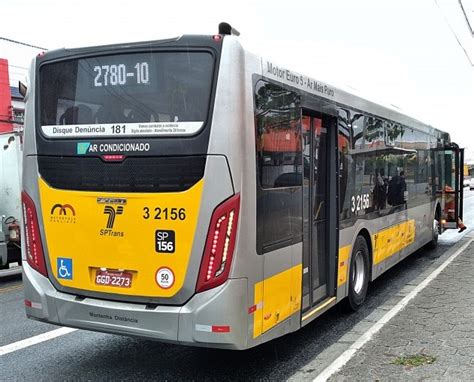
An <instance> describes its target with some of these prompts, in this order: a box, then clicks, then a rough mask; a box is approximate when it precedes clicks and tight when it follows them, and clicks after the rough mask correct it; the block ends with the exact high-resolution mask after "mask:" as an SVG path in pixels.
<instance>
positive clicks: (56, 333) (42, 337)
mask: <svg viewBox="0 0 474 382" xmlns="http://www.w3.org/2000/svg"><path fill="white" fill-rule="evenodd" d="M76 330H78V329H73V328H59V329H55V330H51V331H49V332H46V333H42V334H38V335H37V336H34V337H30V338H26V339H24V340H21V341H17V342H13V343H11V344H8V345H5V346H2V347H0V356H2V355H5V354H8V353H12V352H14V351H17V350H21V349H24V348H27V347H29V346H33V345H36V344H39V343H41V342H45V341H49V340H52V339H53V338H56V337H60V336H64V335H65V334H69V333H72V332H75V331H76Z"/></svg>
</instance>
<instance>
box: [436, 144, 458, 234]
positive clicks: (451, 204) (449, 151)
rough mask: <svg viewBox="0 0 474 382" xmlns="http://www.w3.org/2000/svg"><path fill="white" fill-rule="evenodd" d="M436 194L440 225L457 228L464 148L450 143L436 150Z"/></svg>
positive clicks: (444, 227) (446, 227) (445, 227)
mask: <svg viewBox="0 0 474 382" xmlns="http://www.w3.org/2000/svg"><path fill="white" fill-rule="evenodd" d="M436 159H437V164H436V165H437V167H438V168H437V170H438V174H439V179H438V181H437V182H436V186H437V192H436V193H437V195H438V196H441V209H442V211H441V226H442V228H443V229H449V228H458V219H461V220H462V217H463V178H464V175H463V164H464V149H462V148H459V147H458V146H457V145H452V146H450V147H448V148H446V149H444V150H439V151H437V158H436Z"/></svg>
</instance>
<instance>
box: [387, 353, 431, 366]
mask: <svg viewBox="0 0 474 382" xmlns="http://www.w3.org/2000/svg"><path fill="white" fill-rule="evenodd" d="M435 361H436V357H433V356H431V355H427V354H414V355H408V356H404V357H397V358H395V360H393V361H392V364H394V365H402V366H411V367H417V366H423V365H429V364H432V363H434V362H435Z"/></svg>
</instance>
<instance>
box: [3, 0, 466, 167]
mask: <svg viewBox="0 0 474 382" xmlns="http://www.w3.org/2000/svg"><path fill="white" fill-rule="evenodd" d="M460 4H462V5H463V7H464V10H465V11H466V12H465V14H464V13H463V12H462V9H461V7H460ZM1 9H2V11H3V12H2V13H3V14H5V15H7V16H8V17H6V18H5V17H3V18H2V23H1V24H0V37H5V38H10V39H14V40H18V41H22V42H26V43H29V44H32V45H36V46H39V47H45V48H48V49H55V48H61V47H78V46H89V45H101V44H109V43H118V42H132V41H143V40H155V39H163V38H169V37H175V36H179V35H182V34H214V33H217V26H218V24H219V22H221V21H226V22H229V23H230V24H231V25H232V26H233V27H234V28H236V29H237V30H239V31H240V33H241V36H240V37H239V38H240V41H241V43H242V45H243V46H244V48H246V49H248V50H250V51H251V52H253V53H256V54H258V55H261V56H264V57H266V58H269V59H271V60H272V61H273V62H275V63H277V64H279V65H281V66H285V67H288V68H289V69H291V70H293V71H297V72H300V73H303V74H305V75H308V76H310V77H312V78H314V79H317V80H320V81H323V82H326V83H329V84H331V85H334V86H337V87H341V88H343V89H345V90H349V91H352V92H355V93H356V94H359V95H362V96H364V97H366V98H368V99H370V100H372V101H376V102H381V103H383V104H386V105H396V106H397V107H398V108H400V109H401V110H402V112H405V113H406V114H409V115H411V116H413V117H415V118H418V119H420V120H421V121H423V122H426V123H428V124H431V125H433V126H434V127H437V128H439V129H442V130H445V131H448V132H449V133H450V134H451V137H452V140H454V141H456V142H458V143H459V144H460V145H461V146H464V147H466V157H467V158H468V159H469V160H470V161H472V162H473V163H474V118H473V117H472V115H473V111H474V34H473V33H472V28H473V27H474V0H292V1H282V0H253V1H252V0H239V1H238V2H232V3H231V2H225V1H214V0H200V1H185V0H173V1H169V2H165V1H158V0H155V1H145V0H134V1H129V0H128V1H125V0H100V1H99V0H95V1H91V0H80V1H78V0H68V1H67V0H59V1H58V0H43V1H34V0H3V1H2V5H1ZM38 52H39V50H38V49H32V48H26V47H22V46H18V45H15V44H11V43H7V42H5V41H1V40H0V57H2V58H7V59H8V60H9V62H10V64H11V65H12V67H11V68H10V76H11V78H12V81H14V82H16V80H17V79H19V78H21V77H24V73H25V69H24V68H25V67H27V66H28V65H29V63H30V61H31V58H32V57H33V56H34V55H36V54H37V53H38ZM13 65H14V66H13Z"/></svg>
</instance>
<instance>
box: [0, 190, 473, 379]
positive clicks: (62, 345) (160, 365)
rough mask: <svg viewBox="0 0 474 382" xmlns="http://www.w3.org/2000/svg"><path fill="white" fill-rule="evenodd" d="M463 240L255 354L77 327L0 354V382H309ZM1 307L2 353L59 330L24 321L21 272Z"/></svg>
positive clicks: (1, 294) (1, 282)
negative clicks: (356, 304) (353, 307)
mask: <svg viewBox="0 0 474 382" xmlns="http://www.w3.org/2000/svg"><path fill="white" fill-rule="evenodd" d="M465 190H466V191H465V193H466V195H465V204H464V212H465V216H464V221H465V223H466V225H467V226H468V227H472V228H474V191H469V190H468V189H465ZM470 229H471V228H470ZM470 229H469V230H470ZM469 230H468V231H467V232H469ZM463 235H464V234H461V235H460V234H458V233H457V232H456V231H449V232H446V233H444V234H443V235H442V236H441V237H440V243H439V246H438V248H437V249H436V250H435V251H428V250H424V249H422V250H420V251H418V252H417V253H415V254H413V255H412V256H410V257H409V258H407V259H406V260H404V261H403V262H402V263H400V264H398V265H397V266H396V267H394V268H393V269H391V270H390V271H388V272H386V273H385V274H384V275H383V276H381V277H380V278H379V279H378V280H376V281H375V282H374V283H372V284H371V287H370V289H369V293H368V296H367V301H366V303H365V305H364V306H363V308H362V309H360V311H359V312H357V313H352V314H344V313H341V312H340V311H339V309H337V307H336V308H334V309H332V310H330V311H329V312H327V313H326V314H325V315H323V316H322V317H320V318H318V319H316V320H315V321H313V322H312V323H311V324H310V325H307V326H306V327H304V328H303V329H301V330H300V331H298V332H296V333H292V334H290V335H287V336H285V337H283V338H280V339H277V340H274V341H271V342H270V343H266V344H264V345H261V346H259V347H257V348H254V349H250V350H247V351H243V352H237V351H224V350H214V349H205V348H193V347H185V346H177V345H170V344H165V343H159V342H153V341H148V340H140V339H135V338H129V337H122V336H115V335H109V334H101V333H94V332H88V331H83V330H79V331H75V332H73V333H70V334H66V335H63V336H61V337H58V338H55V339H52V340H50V341H46V342H43V343H40V344H37V345H33V346H30V347H27V348H24V349H21V350H18V351H15V352H11V353H9V354H5V355H3V356H0V380H18V379H19V380H33V379H34V380H65V379H66V380H77V379H81V380H104V379H106V380H116V379H121V380H137V379H140V380H144V379H146V380H150V379H154V380H229V379H232V380H235V379H239V380H241V379H242V380H244V379H251V380H255V379H259V380H284V379H289V378H291V377H293V378H295V379H301V378H300V377H301V376H302V373H303V374H304V373H307V376H306V378H308V379H312V378H314V377H315V376H316V375H317V370H315V368H308V365H310V364H314V362H315V361H314V360H315V359H317V360H321V361H320V365H319V364H318V366H320V368H319V367H318V369H321V370H322V369H323V368H324V367H325V366H326V365H325V363H327V364H329V363H330V362H331V361H332V360H333V359H334V358H335V357H337V356H338V355H339V354H338V353H342V352H343V351H344V350H346V349H345V348H344V347H345V346H346V347H347V346H349V345H344V344H345V342H344V341H340V339H341V338H343V336H344V335H346V334H347V333H348V332H349V331H351V329H352V328H354V327H355V326H356V325H358V324H359V325H360V323H361V322H363V321H364V320H365V319H366V318H367V317H370V316H371V315H373V314H374V312H376V311H377V310H378V309H380V307H383V306H384V304H386V303H387V301H392V300H394V299H396V298H398V297H397V292H399V291H401V290H402V289H403V287H404V286H405V285H406V284H407V283H410V282H412V281H413V280H415V279H417V277H419V276H420V275H421V274H423V273H424V272H426V270H427V269H428V268H430V266H432V265H433V264H434V263H435V262H437V261H439V260H440V259H441V258H442V257H443V255H444V254H445V252H446V251H448V250H449V249H450V248H451V247H452V246H453V245H455V244H456V242H457V241H458V240H459V239H460V238H461V237H463ZM400 298H401V297H400ZM0 306H1V309H0V348H1V347H2V346H4V345H7V344H10V343H13V342H16V341H19V340H22V339H26V338H29V337H32V336H35V335H37V334H40V333H45V332H48V331H50V330H53V329H56V328H57V327H56V326H52V325H47V324H44V323H39V322H35V321H31V320H28V319H26V317H25V313H24V309H23V291H22V284H21V275H19V274H16V275H10V276H1V275H0ZM318 362H319V361H318ZM306 378H305V379H306Z"/></svg>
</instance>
